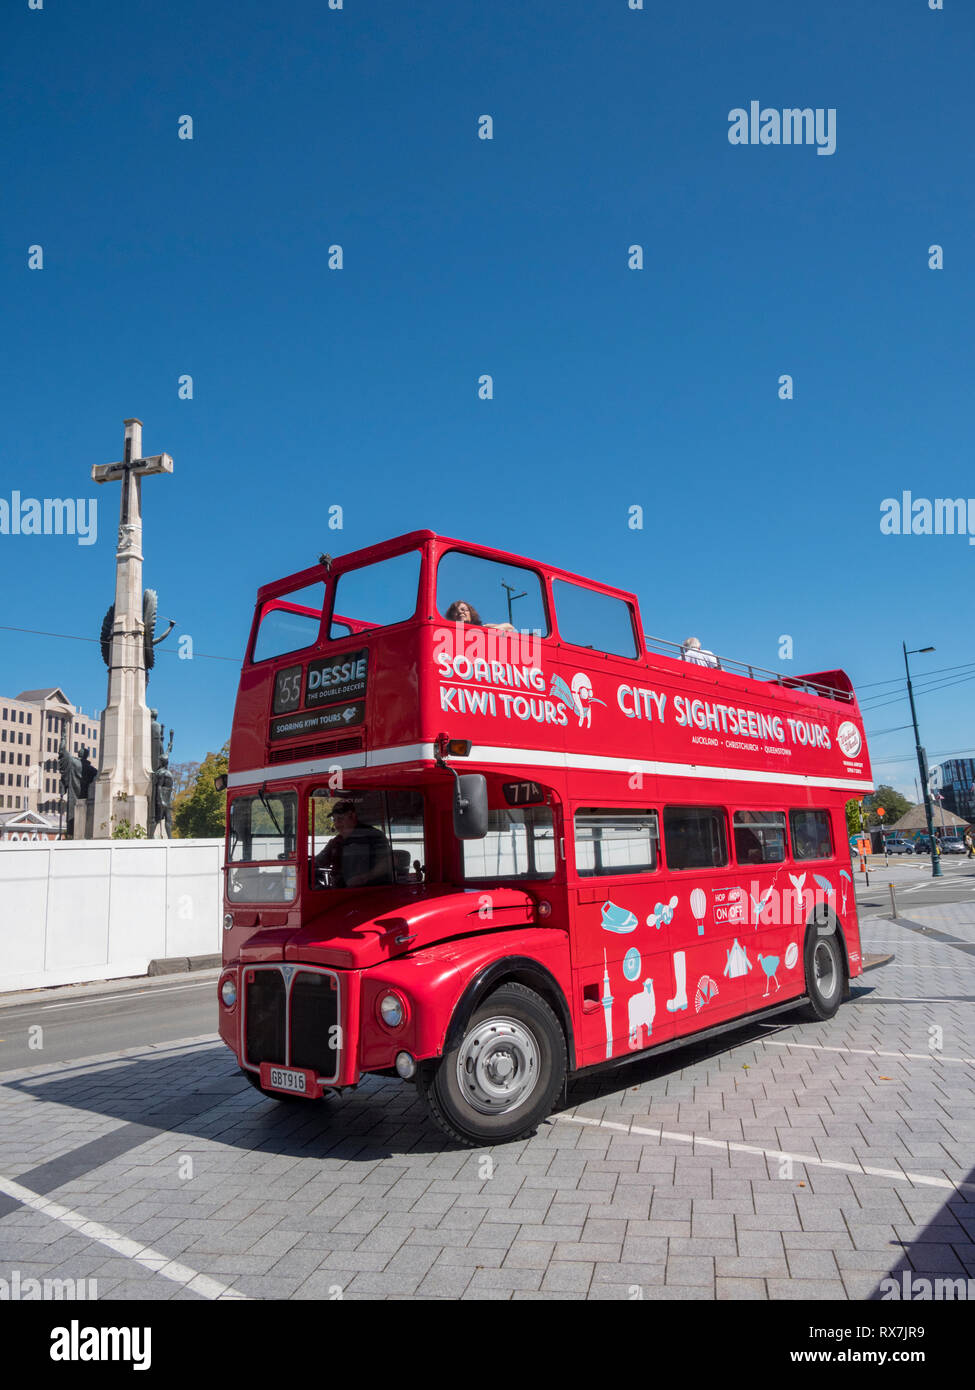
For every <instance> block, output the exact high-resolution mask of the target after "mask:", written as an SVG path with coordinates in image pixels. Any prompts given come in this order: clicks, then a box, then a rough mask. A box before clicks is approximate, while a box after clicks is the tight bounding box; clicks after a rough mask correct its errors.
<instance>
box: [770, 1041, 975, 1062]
mask: <svg viewBox="0 0 975 1390" xmlns="http://www.w3.org/2000/svg"><path fill="white" fill-rule="evenodd" d="M765 1046H766V1047H802V1048H805V1049H807V1050H808V1051H811V1052H849V1053H850V1054H851V1055H853V1056H857V1057H896V1058H897V1060H898V1061H904V1060H905V1059H907V1058H910V1059H911V1060H912V1061H915V1062H963V1063H964V1064H965V1065H966V1066H970V1067H975V1057H939V1056H936V1055H935V1054H934V1053H933V1052H878V1051H877V1049H876V1048H873V1047H826V1046H824V1045H823V1044H822V1043H797V1042H775V1041H774V1040H773V1039H772V1038H766V1039H765Z"/></svg>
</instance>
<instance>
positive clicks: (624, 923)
mask: <svg viewBox="0 0 975 1390" xmlns="http://www.w3.org/2000/svg"><path fill="white" fill-rule="evenodd" d="M602 911H603V929H604V930H605V931H614V932H618V933H619V934H620V935H622V934H623V933H625V932H630V931H633V930H634V929H635V928H636V916H635V915H634V913H632V912H631V911H630V910H629V908H626V907H617V906H616V904H615V903H603V909H602Z"/></svg>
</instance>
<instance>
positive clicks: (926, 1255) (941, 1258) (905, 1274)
mask: <svg viewBox="0 0 975 1390" xmlns="http://www.w3.org/2000/svg"><path fill="white" fill-rule="evenodd" d="M959 1187H960V1188H961V1190H960V1191H956V1192H952V1194H951V1195H950V1196H949V1197H948V1199H947V1201H946V1202H945V1203H944V1204H943V1205H942V1206H941V1207H939V1209H938V1210H937V1211H936V1212H935V1214H934V1216H932V1217H931V1219H930V1220H929V1221H928V1223H927V1225H926V1226H925V1227H924V1228H923V1230H922V1231H921V1232H920V1234H919V1235H917V1236H916V1237H915V1238H914V1239H913V1240H911V1241H900V1242H899V1244H900V1245H901V1247H902V1249H903V1254H902V1255H901V1257H900V1259H898V1260H897V1262H896V1263H895V1264H892V1265H891V1267H890V1269H889V1271H888V1273H887V1276H886V1278H885V1279H882V1280H881V1281H880V1282H879V1283H878V1285H877V1287H876V1289H875V1290H874V1291H873V1293H872V1294H870V1296H869V1301H870V1302H886V1301H888V1300H891V1301H895V1300H898V1299H900V1300H907V1301H912V1302H913V1301H923V1302H929V1301H932V1302H936V1303H939V1302H947V1301H949V1300H952V1301H953V1300H961V1301H968V1302H971V1301H972V1300H975V1168H972V1169H971V1171H970V1172H969V1174H968V1176H967V1178H966V1179H965V1180H964V1181H963V1182H962V1183H960V1184H959ZM913 1190H914V1191H915V1192H916V1191H917V1189H913ZM905 1224H907V1223H906V1222H905Z"/></svg>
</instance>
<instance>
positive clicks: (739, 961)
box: [722, 936, 752, 980]
mask: <svg viewBox="0 0 975 1390" xmlns="http://www.w3.org/2000/svg"><path fill="white" fill-rule="evenodd" d="M725 954H726V955H727V957H728V959H727V961H726V962H725V968H724V971H723V972H722V973H723V974H725V975H727V977H728V979H729V980H734V979H737V978H738V976H739V975H747V974H748V972H749V970H751V968H752V963H751V961H750V960H749V959H748V955H747V952H746V951H745V948H744V946H743V945H742V944H741V942H740V941H739V940H738V938H737V936H736V937H735V944H734V945H733V946H732V947H731V949H730V950H729V951H726V952H725Z"/></svg>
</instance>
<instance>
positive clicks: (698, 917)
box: [691, 888, 708, 936]
mask: <svg viewBox="0 0 975 1390" xmlns="http://www.w3.org/2000/svg"><path fill="white" fill-rule="evenodd" d="M707 910H708V900H707V895H706V894H705V893H703V892H702V891H701V889H700V888H695V889H694V892H693V893H692V894H691V911H692V912H693V913H694V920H695V921H696V922H697V934H698V936H703V935H704V917H705V914H706V912H707Z"/></svg>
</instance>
